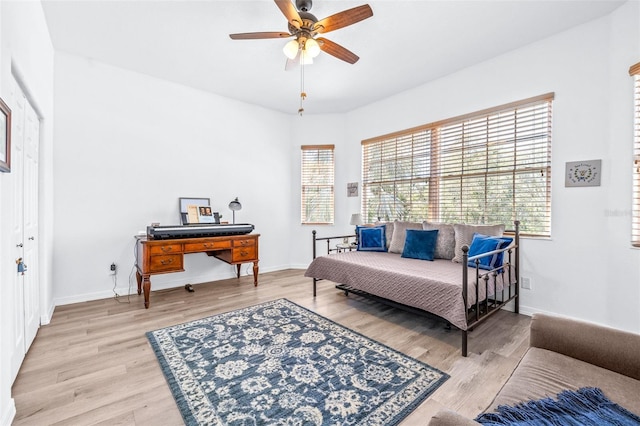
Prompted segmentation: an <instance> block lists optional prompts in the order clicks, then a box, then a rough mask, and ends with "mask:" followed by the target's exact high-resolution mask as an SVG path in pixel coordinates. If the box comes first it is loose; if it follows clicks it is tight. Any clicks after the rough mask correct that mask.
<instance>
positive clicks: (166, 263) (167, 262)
mask: <svg viewBox="0 0 640 426" xmlns="http://www.w3.org/2000/svg"><path fill="white" fill-rule="evenodd" d="M160 263H162V264H163V265H169V264H171V263H173V259H162V260H161V261H160Z"/></svg>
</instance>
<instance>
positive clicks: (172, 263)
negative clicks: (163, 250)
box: [149, 254, 183, 272]
mask: <svg viewBox="0 0 640 426" xmlns="http://www.w3.org/2000/svg"><path fill="white" fill-rule="evenodd" d="M182 270H183V265H182V255H181V254H167V255H164V256H150V258H149V272H167V271H182Z"/></svg>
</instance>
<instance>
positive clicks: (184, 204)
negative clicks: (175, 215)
mask: <svg viewBox="0 0 640 426" xmlns="http://www.w3.org/2000/svg"><path fill="white" fill-rule="evenodd" d="M210 205H211V200H210V199H209V198H194V197H180V198H178V207H179V209H180V222H182V224H183V225H188V224H190V223H199V220H198V207H209V206H210ZM189 206H192V207H191V210H192V212H191V213H192V214H191V217H192V220H189ZM196 206H197V207H196ZM194 207H195V208H194Z"/></svg>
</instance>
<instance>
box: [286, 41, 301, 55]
mask: <svg viewBox="0 0 640 426" xmlns="http://www.w3.org/2000/svg"><path fill="white" fill-rule="evenodd" d="M299 49H300V45H299V44H298V40H291V41H289V42H288V43H287V44H285V45H284V47H283V48H282V51H283V52H284V54H285V55H286V56H287V58H289V59H294V58H295V57H296V56H297V55H298V50H299Z"/></svg>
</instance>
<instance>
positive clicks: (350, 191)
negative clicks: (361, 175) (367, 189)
mask: <svg viewBox="0 0 640 426" xmlns="http://www.w3.org/2000/svg"><path fill="white" fill-rule="evenodd" d="M357 196H358V182H349V183H347V197H357Z"/></svg>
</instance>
